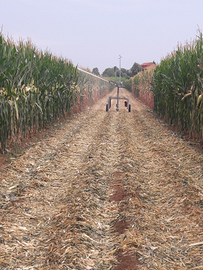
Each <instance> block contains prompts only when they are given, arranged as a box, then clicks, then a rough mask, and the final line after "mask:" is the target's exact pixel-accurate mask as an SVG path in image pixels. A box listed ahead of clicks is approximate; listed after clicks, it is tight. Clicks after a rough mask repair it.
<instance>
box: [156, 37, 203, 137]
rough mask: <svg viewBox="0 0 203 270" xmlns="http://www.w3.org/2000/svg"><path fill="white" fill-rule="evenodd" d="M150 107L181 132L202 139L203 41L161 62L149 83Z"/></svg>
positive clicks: (198, 39) (185, 47) (189, 45)
mask: <svg viewBox="0 0 203 270" xmlns="http://www.w3.org/2000/svg"><path fill="white" fill-rule="evenodd" d="M152 91H153V93H154V108H155V111H157V112H158V113H159V114H160V115H161V116H162V117H165V118H167V119H168V121H169V123H170V124H174V125H178V126H180V130H181V132H182V133H184V132H189V133H190V135H191V137H193V138H199V139H201V138H202V135H203V134H202V129H203V98H202V96H203V38H202V33H200V35H199V37H198V38H197V40H196V41H195V42H193V43H191V44H186V46H184V47H183V46H179V47H178V49H177V50H176V51H174V52H173V53H171V55H168V56H167V57H166V58H165V59H163V60H162V61H161V63H160V65H159V66H157V68H156V70H155V72H154V76H153V80H152Z"/></svg>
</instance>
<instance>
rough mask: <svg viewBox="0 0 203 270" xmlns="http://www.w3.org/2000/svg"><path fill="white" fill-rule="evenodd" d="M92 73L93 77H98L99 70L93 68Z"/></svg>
mask: <svg viewBox="0 0 203 270" xmlns="http://www.w3.org/2000/svg"><path fill="white" fill-rule="evenodd" d="M92 73H93V74H95V75H98V76H100V73H99V69H98V68H97V67H96V68H93V70H92Z"/></svg>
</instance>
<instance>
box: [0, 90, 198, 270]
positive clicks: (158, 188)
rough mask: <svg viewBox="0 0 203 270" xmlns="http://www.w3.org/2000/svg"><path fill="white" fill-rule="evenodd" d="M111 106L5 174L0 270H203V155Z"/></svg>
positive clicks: (140, 111) (66, 129)
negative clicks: (108, 109) (107, 110)
mask: <svg viewBox="0 0 203 270" xmlns="http://www.w3.org/2000/svg"><path fill="white" fill-rule="evenodd" d="M111 95H113V96H115V95H116V90H115V91H114V93H112V94H111ZM121 95H125V96H130V94H129V93H128V92H126V91H125V90H122V93H121ZM106 103H107V97H105V98H104V99H102V100H100V101H99V102H98V103H97V104H95V105H94V106H93V107H92V108H91V109H87V110H86V111H85V112H84V113H81V114H80V115H77V116H76V117H75V118H74V119H73V120H71V121H69V122H68V123H67V124H65V125H63V126H62V127H61V129H60V130H58V131H55V132H54V133H53V134H52V136H50V137H49V138H46V139H44V140H43V141H41V142H39V143H37V144H36V145H35V146H34V147H33V148H31V149H29V150H27V151H26V153H25V154H24V155H23V156H21V157H19V158H17V159H16V160H14V161H13V162H12V164H10V165H9V166H7V167H6V168H4V169H3V171H1V175H0V183H1V191H0V212H1V215H0V269H47V270H48V269H98V270H107V269H114V270H119V269H122V270H125V269H130V270H134V269H146V270H147V269H152V270H154V269H203V155H202V153H200V152H198V151H196V150H195V149H193V148H191V147H190V146H189V145H188V143H187V142H184V141H182V140H181V139H179V138H178V137H177V136H175V135H174V134H172V132H170V131H168V130H167V129H166V127H164V126H163V125H161V124H160V123H159V122H158V121H157V120H156V119H155V118H154V117H153V115H152V113H151V112H149V111H148V110H147V108H146V107H145V106H143V105H142V104H141V103H139V102H138V101H136V100H135V99H134V98H132V97H130V103H131V106H132V112H131V113H128V112H127V111H126V109H125V108H124V106H123V104H121V106H120V111H119V112H116V110H115V101H113V102H112V108H111V109H110V111H109V112H108V113H106V112H105V104H106ZM122 103H123V102H122Z"/></svg>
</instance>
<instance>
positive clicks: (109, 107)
mask: <svg viewBox="0 0 203 270" xmlns="http://www.w3.org/2000/svg"><path fill="white" fill-rule="evenodd" d="M110 108H111V100H109V109H110Z"/></svg>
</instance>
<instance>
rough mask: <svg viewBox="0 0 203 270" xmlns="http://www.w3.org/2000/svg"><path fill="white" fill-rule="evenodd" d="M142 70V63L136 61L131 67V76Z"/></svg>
mask: <svg viewBox="0 0 203 270" xmlns="http://www.w3.org/2000/svg"><path fill="white" fill-rule="evenodd" d="M141 70H142V68H141V66H140V64H138V63H136V62H135V63H134V64H133V66H132V67H131V77H133V76H135V75H136V74H137V73H138V72H140V71H141Z"/></svg>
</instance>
